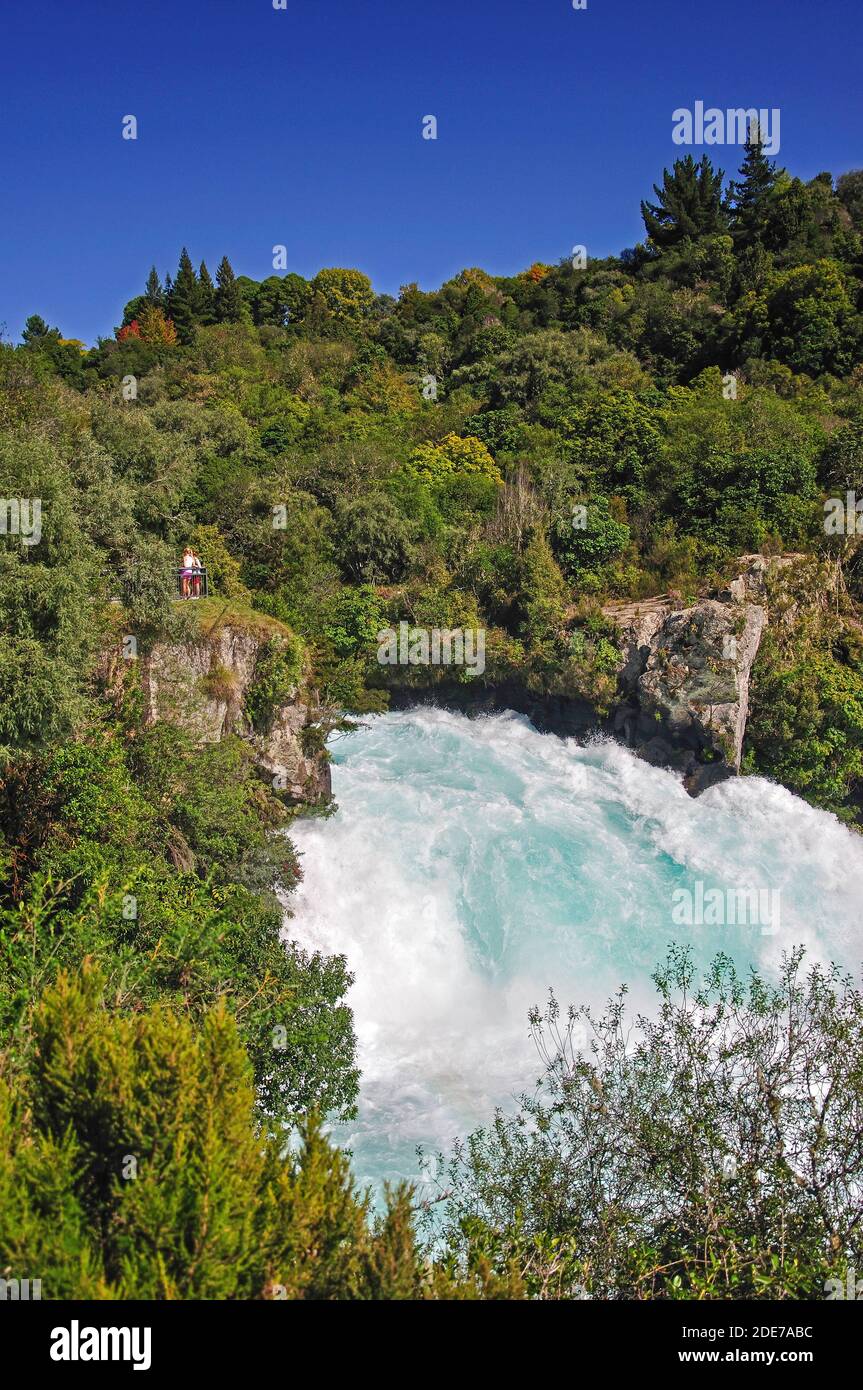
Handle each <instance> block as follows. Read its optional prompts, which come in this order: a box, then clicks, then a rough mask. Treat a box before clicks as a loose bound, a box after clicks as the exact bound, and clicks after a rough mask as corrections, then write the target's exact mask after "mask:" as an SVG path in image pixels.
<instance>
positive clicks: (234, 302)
mask: <svg viewBox="0 0 863 1390" xmlns="http://www.w3.org/2000/svg"><path fill="white" fill-rule="evenodd" d="M216 283H217V285H218V287H219V288H218V289H217V290H216V318H217V319H218V320H219V323H238V322H239V320H240V319H241V318H242V316H243V294H242V291H241V289H240V287H239V285H238V284H237V278H236V276H235V275H234V271H233V268H232V266H231V262H230V261H229V260H228V258H227V256H223V257H222V259H221V261H220V262H219V268H218V270H217V271H216Z"/></svg>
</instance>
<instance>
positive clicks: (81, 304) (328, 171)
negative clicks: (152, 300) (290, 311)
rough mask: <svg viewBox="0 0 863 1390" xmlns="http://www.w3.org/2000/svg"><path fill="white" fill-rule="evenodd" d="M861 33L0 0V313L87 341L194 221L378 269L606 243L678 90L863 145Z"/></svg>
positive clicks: (216, 248)
mask: <svg viewBox="0 0 863 1390" xmlns="http://www.w3.org/2000/svg"><path fill="white" fill-rule="evenodd" d="M861 54H863V14H861V5H860V4H859V0H857V2H855V0H721V2H720V3H718V4H712V5H708V4H699V3H698V2H697V0H687V3H681V2H680V0H588V9H587V10H586V11H583V12H576V11H574V10H573V9H572V3H571V0H428V3H425V0H362V3H360V2H359V0H288V8H287V10H286V11H281V10H279V11H277V10H274V9H273V7H272V0H194V2H193V0H143V2H142V3H141V2H139V3H134V0H2V5H0V188H2V197H0V324H4V323H5V326H6V336H7V337H11V338H13V339H17V338H18V337H19V335H20V331H21V328H22V326H23V322H24V319H25V318H26V316H27V315H28V314H29V313H34V312H35V313H41V314H42V315H43V316H44V317H45V318H47V319H48V320H49V321H50V322H51V323H55V324H57V325H58V326H59V327H60V328H61V329H62V331H63V333H64V334H65V335H66V336H68V337H78V338H82V339H84V340H85V341H86V342H88V343H92V342H94V341H95V339H96V337H97V335H99V334H110V333H111V332H112V330H113V327H114V325H115V324H117V323H119V321H120V317H121V314H122V308H123V305H124V303H125V302H126V300H127V299H129V298H131V296H132V295H133V294H136V293H138V292H139V291H140V290H141V288H142V287H143V282H144V279H145V277H146V274H147V271H148V270H149V267H150V265H151V264H152V263H153V262H155V263H156V265H157V266H158V268H159V271H160V273H164V272H165V271H166V270H169V269H170V270H171V271H172V272H173V271H174V270H175V268H176V263H177V258H178V255H179V251H180V248H181V246H182V245H183V244H184V243H185V244H186V245H188V247H189V250H190V252H191V255H192V257H193V259H194V261H195V263H196V264H197V262H198V261H200V259H201V258H202V257H204V258H206V260H207V262H208V264H209V266H210V268H211V270H213V271H214V270H215V266H216V263H217V262H218V260H219V258H220V256H221V255H222V254H223V252H227V254H228V255H229V257H230V259H231V262H232V264H233V266H234V269H235V271H236V272H237V274H245V275H250V276H252V277H254V278H256V279H258V278H261V277H263V276H265V275H267V274H271V273H272V264H271V260H272V251H271V248H272V246H273V245H274V244H275V243H284V244H285V245H286V246H287V248H288V257H289V269H292V270H296V271H299V272H300V273H301V274H303V275H313V274H314V273H315V272H316V271H317V270H318V269H319V268H320V267H321V266H326V265H345V266H357V267H358V268H360V269H362V270H364V271H366V272H367V274H369V275H370V276H371V277H372V280H373V281H374V284H375V287H376V288H377V289H378V290H382V291H387V292H389V293H392V294H397V293H398V289H399V286H400V285H401V284H403V283H406V282H408V281H411V280H416V281H418V283H419V284H420V285H421V286H422V287H423V288H431V287H433V286H436V285H438V284H440V283H441V281H443V280H445V279H447V278H449V277H450V276H451V275H453V274H455V273H456V272H457V271H458V270H460V269H461V268H462V267H463V266H470V265H482V266H483V267H485V268H486V269H487V270H489V271H491V272H492V273H494V274H510V273H514V272H516V271H518V270H520V269H522V268H524V267H525V266H526V265H529V264H530V263H531V262H532V261H534V260H546V261H556V260H557V259H558V258H559V257H560V256H561V255H563V254H565V253H567V252H568V251H569V249H570V248H571V247H572V246H573V245H574V244H576V243H584V244H585V245H586V246H587V248H588V251H589V253H590V254H591V255H605V254H608V253H609V252H617V251H619V250H620V249H621V248H622V247H623V246H627V245H632V244H633V243H634V242H635V241H637V240H639V239H640V237H641V235H642V226H641V221H640V218H639V213H638V204H639V200H640V198H642V197H644V196H646V195H649V193H650V187H651V184H652V183H653V182H654V181H655V180H656V179H658V177H659V176H660V173H661V170H662V168H663V165H665V164H670V163H671V162H672V160H673V159H674V158H675V157H676V156H678V155H679V154H681V153H684V152H685V151H681V150H680V149H679V148H677V147H676V146H675V145H673V144H672V141H671V129H672V122H671V113H672V111H673V110H674V108H675V107H679V106H687V107H691V106H692V105H693V104H694V102H695V101H696V100H698V99H701V100H704V101H705V102H706V103H707V104H708V105H715V106H719V107H723V108H724V107H728V106H735V107H736V106H747V107H748V106H759V107H760V106H768V107H774V106H778V107H780V108H781V112H782V148H781V153H780V156H779V160H780V163H782V164H785V165H787V167H788V168H790V169H791V171H792V172H793V173H795V174H799V175H800V176H801V177H804V178H810V177H812V176H813V175H814V174H816V173H818V172H819V171H820V170H822V169H830V170H831V171H832V172H833V173H834V174H835V173H841V172H843V171H845V170H847V169H850V168H859V167H860V166H861V165H863V114H861V113H862V112H863V108H861V102H860V88H861V79H860V64H861ZM128 114H133V115H135V116H136V117H137V119H138V123H139V136H138V139H137V141H126V140H123V139H121V121H122V118H123V116H125V115H128ZM429 114H433V115H435V116H436V117H437V119H438V122H439V138H438V140H437V141H436V142H433V141H426V140H423V139H422V138H421V120H422V117H423V116H425V115H429ZM698 153H699V152H698V151H696V154H698ZM711 153H712V154H713V155H714V157H717V162H718V163H720V164H721V165H722V167H724V168H725V169H726V171H727V172H733V171H734V170H735V169H736V167H737V165H738V164H739V151H738V150H737V149H736V148H732V149H718V150H715V151H712V152H711Z"/></svg>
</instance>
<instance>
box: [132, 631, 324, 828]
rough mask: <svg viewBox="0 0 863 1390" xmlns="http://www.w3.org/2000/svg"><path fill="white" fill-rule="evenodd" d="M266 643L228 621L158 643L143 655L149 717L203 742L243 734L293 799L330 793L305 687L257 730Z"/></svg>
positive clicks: (266, 770) (276, 783)
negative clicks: (311, 734) (255, 695)
mask: <svg viewBox="0 0 863 1390" xmlns="http://www.w3.org/2000/svg"><path fill="white" fill-rule="evenodd" d="M265 643H266V638H265V637H263V636H261V635H260V634H259V633H256V632H254V631H249V630H247V629H245V628H244V627H243V626H241V625H239V624H233V623H231V622H230V621H228V622H225V623H223V624H222V625H221V626H220V627H219V628H218V629H216V630H214V631H212V632H202V633H201V635H200V636H197V637H195V638H193V639H189V640H186V641H182V642H177V643H171V642H157V643H156V645H155V646H154V647H153V648H152V650H151V651H150V652H148V653H147V654H146V655H145V656H143V657H142V658H141V663H140V666H141V683H142V689H143V694H144V709H145V713H144V717H145V721H146V722H147V723H154V722H155V721H157V720H167V721H169V722H171V723H172V724H176V725H177V726H178V727H179V728H182V729H185V730H186V732H187V733H189V734H190V735H191V736H192V738H194V739H195V740H196V741H197V742H199V743H216V742H218V741H219V740H220V739H222V738H224V737H225V736H226V735H227V734H237V735H239V736H240V737H241V738H243V739H244V740H245V741H246V742H247V743H248V744H249V746H250V748H251V749H252V750H253V753H254V758H255V762H256V763H257V765H258V767H260V769H261V771H262V772H264V773H266V774H267V776H268V777H269V778H270V779H271V780H272V782H273V785H274V786H275V787H276V788H277V789H278V790H279V791H280V792H283V793H284V794H285V795H286V796H288V797H290V798H291V800H293V801H297V802H300V801H303V802H318V801H321V800H324V799H326V798H328V797H329V796H330V769H329V764H328V761H327V757H326V754H325V752H324V751H323V749H322V747H320V740H316V741H314V742H315V743H316V744H317V745H318V746H315V747H313V748H312V750H311V751H307V748H308V744H309V743H310V742H311V740H308V738H307V739H306V742H305V743H304V737H303V734H304V730H306V729H309V728H312V727H314V726H315V724H316V719H317V717H318V716H319V715H320V713H321V711H320V710H318V709H317V708H316V706H315V701H314V699H313V698H312V697H311V696H310V695H308V694H307V693H306V692H303V691H302V690H301V689H300V688H299V687H297V688H296V689H295V690H294V691H292V692H291V695H290V698H289V699H288V700H287V701H286V702H285V703H284V704H282V705H280V706H279V707H278V708H277V709H276V710H275V711H274V713H273V717H272V720H271V722H270V725H269V727H268V729H267V731H266V732H265V733H261V732H257V731H255V729H254V728H253V727H252V723H251V720H250V718H249V716H248V713H247V709H246V697H247V695H248V692H249V690H250V688H251V687H252V685H253V683H254V680H255V673H256V668H257V665H258V660H259V657H260V654H261V651H262V648H263V647H264V646H265Z"/></svg>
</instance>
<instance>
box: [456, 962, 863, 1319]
mask: <svg viewBox="0 0 863 1390" xmlns="http://www.w3.org/2000/svg"><path fill="white" fill-rule="evenodd" d="M654 980H655V982H656V986H657V992H658V995H659V1007H658V1010H657V1011H652V1012H651V1015H650V1016H649V1017H639V1018H638V1019H637V1020H635V1019H632V1018H631V1017H630V1016H629V1015H628V1012H627V1010H626V1001H625V994H626V990H625V989H622V990H621V991H620V993H619V994H618V996H617V997H616V998H615V999H613V1000H611V1001H610V1003H609V1004H608V1006H607V1008H606V1010H605V1012H604V1013H603V1014H602V1015H600V1016H598V1017H597V1016H596V1015H595V1014H594V1012H593V1011H592V1010H591V1009H590V1008H588V1007H581V1008H576V1007H571V1008H570V1009H569V1010H568V1012H564V1011H562V1010H561V1008H560V1006H559V1004H558V1003H557V1000H556V999H554V997H553V996H552V998H551V999H550V1002H549V1004H548V1006H547V1007H546V1009H545V1010H543V1011H540V1010H539V1009H534V1010H533V1011H532V1013H531V1025H532V1031H533V1036H534V1040H535V1042H536V1045H537V1048H538V1050H539V1053H540V1057H541V1059H542V1061H543V1064H544V1076H543V1079H542V1082H541V1084H540V1086H539V1087H538V1088H537V1090H536V1092H535V1093H534V1094H533V1095H531V1096H529V1097H526V1098H525V1099H524V1100H523V1101H522V1104H521V1108H520V1110H519V1113H518V1114H517V1115H516V1116H515V1117H514V1118H510V1117H507V1116H504V1115H502V1114H498V1116H497V1118H496V1119H495V1121H494V1123H493V1124H491V1125H490V1126H489V1127H488V1128H486V1129H482V1130H479V1131H478V1132H477V1133H475V1134H473V1135H471V1136H470V1138H469V1140H467V1141H466V1142H464V1143H462V1144H459V1145H458V1146H457V1147H456V1150H455V1158H454V1160H453V1161H452V1162H451V1163H450V1164H449V1165H445V1166H443V1168H442V1171H441V1177H440V1179H439V1182H440V1185H441V1186H442V1187H443V1188H444V1189H445V1192H446V1198H445V1201H444V1203H443V1204H441V1203H437V1204H435V1215H436V1217H437V1218H438V1220H439V1219H440V1216H441V1207H442V1206H443V1215H444V1218H445V1219H444V1229H443V1236H444V1238H445V1239H446V1241H447V1243H448V1245H449V1248H450V1252H451V1256H452V1259H453V1263H454V1265H455V1268H456V1269H462V1270H464V1269H466V1268H468V1267H469V1265H470V1262H471V1259H472V1258H473V1257H475V1256H476V1255H477V1254H478V1253H479V1252H480V1251H485V1252H486V1254H487V1256H488V1257H489V1258H490V1259H491V1262H492V1267H493V1268H495V1269H497V1270H499V1271H501V1272H503V1271H504V1270H505V1269H506V1268H508V1267H509V1266H510V1264H511V1263H512V1262H515V1263H517V1265H518V1267H519V1268H521V1269H523V1270H525V1271H526V1279H527V1285H528V1288H527V1293H528V1296H529V1297H530V1296H533V1297H534V1298H548V1299H556V1298H564V1299H566V1298H579V1297H585V1296H587V1297H591V1298H604V1299H658V1298H659V1299H673V1298H692V1299H697V1298H708V1299H779V1298H797V1299H799V1298H804V1299H805V1298H810V1299H817V1298H823V1297H824V1293H825V1281H826V1279H828V1278H831V1277H833V1278H837V1279H840V1280H841V1281H843V1283H844V1279H845V1275H846V1273H847V1271H848V1269H849V1268H853V1267H854V1266H856V1267H857V1268H858V1269H859V1267H860V1263H861V1260H863V1239H861V1231H860V1206H859V1192H858V1174H859V1172H860V1169H861V1164H863V1123H861V1120H863V1068H861V1062H863V997H861V994H860V991H859V989H857V988H856V987H855V984H854V981H853V980H852V979H849V978H847V977H845V976H842V975H841V974H840V972H839V971H838V970H837V969H836V968H835V967H826V968H822V967H820V966H814V967H812V968H811V970H809V972H808V973H806V972H805V971H804V969H803V953H802V951H798V952H795V953H793V954H791V955H787V956H786V957H785V958H784V961H783V962H782V964H781V967H780V973H779V978H778V981H777V983H776V984H771V983H768V981H766V980H765V979H763V978H761V977H760V976H759V975H758V974H757V973H755V972H753V973H752V974H751V975H750V976H749V977H748V978H743V979H741V978H740V976H739V975H738V974H737V972H736V970H735V968H734V965H733V964H732V962H731V960H730V959H729V958H728V957H727V956H725V955H720V956H717V958H716V959H715V961H714V962H713V964H712V966H711V967H710V968H709V969H708V970H707V971H706V972H705V976H704V978H703V980H699V979H698V978H697V975H696V972H695V969H694V967H693V965H692V960H691V956H690V954H689V952H688V951H685V950H680V949H673V950H672V951H671V952H670V953H669V955H668V958H667V960H666V962H665V963H664V965H663V966H661V967H660V968H659V969H658V970H657V971H656V973H655V975H654ZM437 1236H438V1239H439V1240H440V1237H441V1231H440V1227H439V1226H438V1227H437Z"/></svg>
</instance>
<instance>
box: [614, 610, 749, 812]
mask: <svg viewBox="0 0 863 1390" xmlns="http://www.w3.org/2000/svg"><path fill="white" fill-rule="evenodd" d="M605 611H606V615H607V616H608V617H610V618H612V620H613V621H614V622H615V623H616V624H617V625H618V626H619V627H620V629H621V647H622V654H623V659H624V660H623V666H622V668H621V672H620V677H619V682H620V690H621V694H622V696H623V699H622V702H621V703H620V704H619V705H618V706H617V709H616V710H615V713H614V731H615V732H616V733H618V734H620V735H622V736H623V737H624V738H625V739H626V740H627V742H628V743H629V744H630V745H631V746H633V747H634V748H635V749H636V750H637V752H638V753H639V755H640V756H641V757H643V758H646V759H647V760H648V761H649V762H653V763H657V764H661V765H663V766H668V767H673V768H676V769H677V770H679V771H681V772H682V773H683V774H684V777H685V779H686V784H687V786H688V787H689V789H690V790H691V791H693V792H697V791H701V790H703V789H704V788H705V787H706V786H710V785H711V784H712V783H713V782H715V781H717V780H719V779H720V778H722V777H727V776H729V775H731V774H733V773H736V772H738V771H739V770H740V759H741V754H742V750H743V735H744V731H745V729H746V717H747V714H748V709H749V675H750V671H751V669H752V663H753V661H754V659H755V655H756V653H757V651H758V646H759V643H760V641H761V636H762V633H763V631H764V627H765V624H766V622H767V610H766V608H765V607H764V606H763V604H756V603H745V602H729V603H724V602H721V601H719V600H717V599H704V600H702V601H701V602H699V603H697V604H695V605H693V607H691V608H684V609H675V607H674V606H673V604H672V603H671V602H670V600H656V599H654V600H651V601H650V602H649V603H647V604H644V605H637V604H630V605H619V604H615V605H609V607H608V608H607V609H606V610H605Z"/></svg>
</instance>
